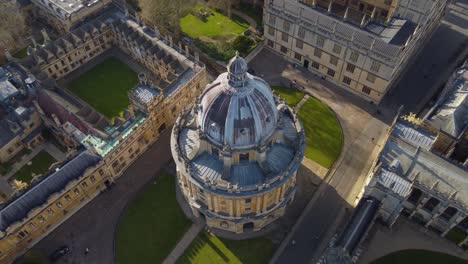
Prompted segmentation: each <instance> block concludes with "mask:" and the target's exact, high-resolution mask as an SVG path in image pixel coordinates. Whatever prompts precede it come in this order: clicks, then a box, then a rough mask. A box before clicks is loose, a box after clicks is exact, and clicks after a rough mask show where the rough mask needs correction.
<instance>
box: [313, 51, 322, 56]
mask: <svg viewBox="0 0 468 264" xmlns="http://www.w3.org/2000/svg"><path fill="white" fill-rule="evenodd" d="M314 56H315V57H317V58H321V57H322V50H321V49H315V50H314Z"/></svg>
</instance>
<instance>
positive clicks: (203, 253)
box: [177, 232, 274, 264]
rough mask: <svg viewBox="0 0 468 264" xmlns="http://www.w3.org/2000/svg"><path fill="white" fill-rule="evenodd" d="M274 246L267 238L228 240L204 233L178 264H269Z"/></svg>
mask: <svg viewBox="0 0 468 264" xmlns="http://www.w3.org/2000/svg"><path fill="white" fill-rule="evenodd" d="M273 252H274V245H273V243H272V242H271V240H269V239H267V238H256V239H250V240H241V241H237V240H227V239H224V238H219V237H217V236H215V235H213V234H210V233H207V232H202V233H200V234H199V235H198V237H197V238H196V239H195V240H194V241H193V242H192V244H191V245H190V246H189V248H188V249H187V250H186V251H185V253H184V255H182V256H181V257H180V258H179V259H178V260H177V263H178V264H182V263H194V264H209V263H211V264H217V263H244V264H248V263H255V264H257V263H258V264H261V263H268V261H269V260H270V258H271V256H272V255H273Z"/></svg>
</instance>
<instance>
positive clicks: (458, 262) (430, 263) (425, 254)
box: [372, 249, 468, 264]
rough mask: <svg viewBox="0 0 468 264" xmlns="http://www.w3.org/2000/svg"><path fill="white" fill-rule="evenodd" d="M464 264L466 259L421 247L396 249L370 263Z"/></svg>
mask: <svg viewBox="0 0 468 264" xmlns="http://www.w3.org/2000/svg"><path fill="white" fill-rule="evenodd" d="M395 263H398V264H416V263H424V264H440V263H443V264H466V263H468V261H467V260H464V259H461V258H458V257H455V256H451V255H448V254H444V253H439V252H434V251H428V250H421V249H408V250H402V251H397V252H394V253H391V254H388V255H386V256H383V257H381V258H379V259H377V260H375V261H374V262H372V264H395Z"/></svg>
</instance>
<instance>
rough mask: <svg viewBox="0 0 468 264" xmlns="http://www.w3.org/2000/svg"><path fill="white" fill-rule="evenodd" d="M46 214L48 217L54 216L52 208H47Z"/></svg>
mask: <svg viewBox="0 0 468 264" xmlns="http://www.w3.org/2000/svg"><path fill="white" fill-rule="evenodd" d="M46 212H47V215H48V216H51V215H53V214H54V210H52V208H47V210H46Z"/></svg>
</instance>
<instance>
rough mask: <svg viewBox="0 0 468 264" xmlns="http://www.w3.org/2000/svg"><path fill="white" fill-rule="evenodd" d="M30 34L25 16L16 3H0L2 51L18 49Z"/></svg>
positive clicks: (9, 0)
mask: <svg viewBox="0 0 468 264" xmlns="http://www.w3.org/2000/svg"><path fill="white" fill-rule="evenodd" d="M28 33H29V27H28V26H27V23H26V19H25V16H24V15H23V12H22V11H21V10H20V8H19V7H18V5H17V4H16V1H14V0H3V1H0V50H11V49H15V48H17V47H18V45H20V44H21V43H22V41H23V38H24V36H25V35H26V34H28Z"/></svg>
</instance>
